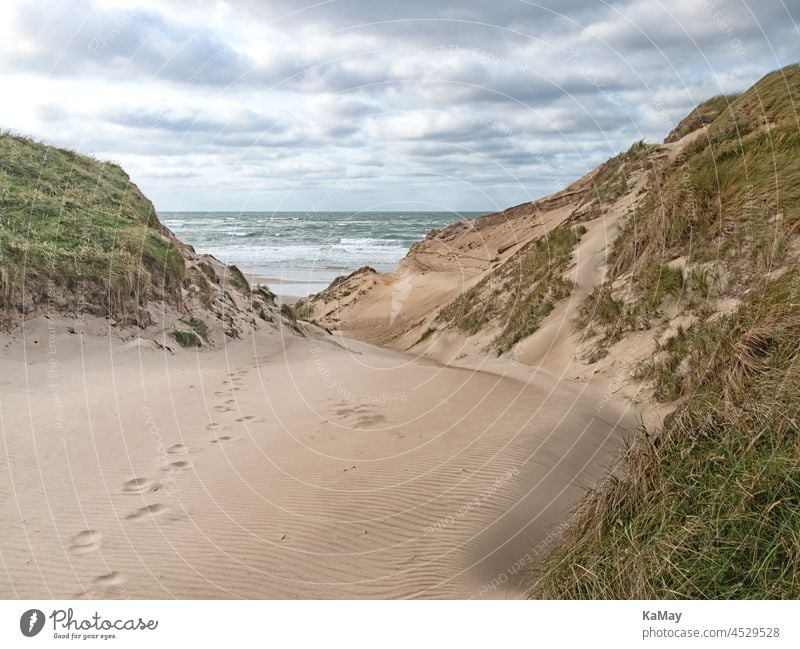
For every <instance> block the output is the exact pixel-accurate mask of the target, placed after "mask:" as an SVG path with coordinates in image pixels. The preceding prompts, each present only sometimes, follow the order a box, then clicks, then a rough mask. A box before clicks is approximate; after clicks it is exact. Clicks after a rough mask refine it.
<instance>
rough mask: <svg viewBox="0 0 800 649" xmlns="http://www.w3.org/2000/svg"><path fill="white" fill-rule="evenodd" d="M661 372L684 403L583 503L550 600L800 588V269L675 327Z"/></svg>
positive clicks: (787, 593)
mask: <svg viewBox="0 0 800 649" xmlns="http://www.w3.org/2000/svg"><path fill="white" fill-rule="evenodd" d="M664 362H665V363H668V364H669V366H670V367H671V368H673V369H674V368H677V367H678V366H682V370H681V371H680V372H679V373H675V372H674V371H668V372H663V373H662V372H660V371H657V372H656V374H657V377H658V378H657V384H658V388H659V390H661V391H662V392H663V394H664V396H665V397H667V398H671V397H675V396H682V397H685V398H686V401H685V402H684V403H683V404H682V405H681V406H680V408H679V409H678V410H677V411H676V413H674V414H673V415H672V416H671V417H670V418H669V419H668V420H667V422H666V424H665V427H664V430H663V431H661V432H660V433H658V434H655V435H649V434H647V433H646V432H645V434H643V435H641V436H640V437H638V438H637V440H636V442H634V443H633V445H631V446H630V447H629V448H628V450H627V451H626V453H625V454H624V457H623V459H622V465H621V467H620V470H617V471H615V472H614V474H613V476H612V477H610V478H609V479H608V480H607V482H606V484H605V485H603V486H602V487H601V488H600V489H598V490H596V491H593V492H591V493H590V494H589V495H588V496H587V497H586V498H585V500H584V501H583V503H582V504H581V506H580V509H579V511H578V512H577V515H576V517H575V519H574V520H573V522H572V526H571V527H570V528H569V531H568V532H567V534H566V536H565V538H564V539H563V542H562V543H561V545H560V546H559V547H558V548H556V549H555V550H554V551H553V552H552V553H551V554H550V555H549V556H548V557H547V559H546V560H545V563H544V565H543V566H542V568H541V570H540V573H539V574H538V576H537V582H536V585H535V588H534V594H535V596H537V597H543V598H584V599H595V598H613V599H626V598H634V599H651V598H654V599H657V598H668V597H676V598H721V599H725V598H732V599H733V598H736V599H740V598H765V599H770V598H776V599H777V598H797V597H800V506H798V503H800V424H799V423H798V422H799V421H800V420H799V419H798V415H800V371H798V369H799V367H798V364H799V363H800V271H799V270H798V269H794V270H792V271H790V272H788V273H786V274H784V275H783V276H781V277H780V278H778V279H775V280H773V281H771V282H769V283H768V284H767V285H766V286H765V287H764V288H763V290H762V291H760V292H758V293H757V294H756V295H755V296H753V297H752V298H751V299H750V300H749V301H748V302H747V303H746V304H745V305H744V306H743V307H742V308H741V309H740V310H739V311H738V312H737V313H736V314H734V315H730V316H727V317H724V318H720V319H718V320H715V321H713V322H711V323H705V324H704V325H702V326H697V327H695V328H693V329H692V330H690V331H689V332H684V333H683V334H682V335H680V336H678V337H677V339H676V341H675V342H674V343H673V344H672V345H671V346H670V348H669V349H668V356H667V359H666V360H665V361H664Z"/></svg>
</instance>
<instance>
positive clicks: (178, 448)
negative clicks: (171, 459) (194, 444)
mask: <svg viewBox="0 0 800 649" xmlns="http://www.w3.org/2000/svg"><path fill="white" fill-rule="evenodd" d="M188 450H189V449H187V448H186V446H185V445H184V444H173V445H172V446H170V447H169V448H168V449H167V453H169V454H170V455H183V454H184V453H186V452H188Z"/></svg>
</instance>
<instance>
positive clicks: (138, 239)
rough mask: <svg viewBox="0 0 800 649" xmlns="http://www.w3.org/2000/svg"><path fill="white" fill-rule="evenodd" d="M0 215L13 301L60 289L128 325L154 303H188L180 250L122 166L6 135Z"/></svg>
mask: <svg viewBox="0 0 800 649" xmlns="http://www.w3.org/2000/svg"><path fill="white" fill-rule="evenodd" d="M0 213H1V214H2V224H1V225H2V227H1V228H0V291H2V294H3V298H4V301H6V302H7V303H18V304H21V303H23V302H24V303H26V304H28V305H30V304H31V303H35V302H41V301H43V300H45V299H47V298H48V296H49V295H50V294H51V293H52V292H53V290H54V289H59V290H61V291H65V290H66V291H67V292H74V293H75V294H76V298H82V299H83V301H84V302H85V306H86V309H87V310H89V311H91V312H96V313H99V314H109V315H112V316H114V317H116V318H119V319H125V318H126V317H129V316H132V315H133V314H135V312H136V309H137V307H138V305H141V304H143V303H144V302H145V301H146V300H147V299H148V298H160V299H166V300H168V301H171V302H177V301H178V300H179V299H180V287H181V284H182V281H183V277H184V262H183V257H182V255H181V251H180V250H179V249H178V247H177V246H176V245H175V243H174V242H173V241H172V240H170V239H169V238H168V237H167V236H166V231H165V230H164V229H163V228H162V226H161V225H160V224H159V222H158V220H157V218H156V214H155V210H154V209H153V206H152V204H151V203H150V201H148V200H147V199H146V198H145V197H144V196H143V195H142V194H141V192H140V191H139V190H138V188H137V187H136V186H135V185H134V184H133V183H132V182H131V181H130V178H129V177H128V176H127V174H126V173H125V172H124V171H123V170H122V169H121V168H120V167H118V166H117V165H115V164H111V163H107V162H100V161H98V160H95V159H93V158H90V157H87V156H83V155H79V154H77V153H75V152H73V151H68V150H66V149H59V148H56V147H51V146H46V145H44V144H41V143H38V142H35V141H33V140H31V139H29V138H24V137H20V136H17V135H13V134H10V133H7V132H6V133H2V134H0ZM77 304H78V300H77V299H76V305H77Z"/></svg>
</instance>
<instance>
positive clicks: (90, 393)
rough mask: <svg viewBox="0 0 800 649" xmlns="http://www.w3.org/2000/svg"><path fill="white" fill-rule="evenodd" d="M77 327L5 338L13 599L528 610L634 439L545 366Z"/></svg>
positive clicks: (314, 343) (6, 489)
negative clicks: (197, 343) (574, 522)
mask: <svg viewBox="0 0 800 649" xmlns="http://www.w3.org/2000/svg"><path fill="white" fill-rule="evenodd" d="M74 324H75V323H73V322H70V321H69V320H66V319H58V318H53V319H46V318H37V319H36V320H33V321H31V322H29V323H27V325H26V331H25V332H24V335H23V334H22V333H17V334H15V335H13V336H10V335H4V337H3V339H2V342H3V345H2V354H1V355H0V376H1V377H2V378H0V381H2V391H0V395H1V396H0V430H1V431H2V448H1V452H2V455H1V456H0V508H2V511H3V512H4V514H3V516H4V519H3V520H4V525H3V527H2V531H0V560H1V565H0V569H1V570H2V572H3V578H2V579H0V596H2V597H5V598H73V597H89V598H173V597H174V598H239V597H244V598H472V597H523V596H524V595H525V592H526V591H525V588H526V584H525V579H524V578H523V577H524V576H525V575H526V574H527V571H528V569H529V567H530V566H531V564H532V563H533V562H535V561H536V560H538V559H539V558H540V557H541V555H542V554H543V553H544V552H546V550H547V549H548V548H549V547H552V544H553V543H554V542H557V540H558V537H559V535H560V533H561V531H563V529H564V528H563V526H564V521H565V519H566V515H567V512H568V511H569V508H570V507H571V506H573V505H574V504H575V503H576V501H577V499H578V498H579V497H580V496H581V494H582V493H583V490H584V488H585V487H586V486H589V485H591V484H594V483H595V482H596V481H597V480H598V479H599V478H600V477H601V476H602V475H603V472H604V470H605V469H604V467H605V466H606V465H607V463H608V462H609V458H610V456H611V454H612V453H613V452H614V451H615V450H616V449H617V447H618V445H619V444H620V442H621V440H622V439H623V437H624V436H625V435H626V434H628V433H629V432H630V431H631V430H633V428H634V427H635V425H636V421H635V417H634V416H633V414H632V413H631V412H630V410H628V409H626V408H625V407H624V406H618V404H617V403H616V402H615V401H614V400H613V399H609V397H608V395H605V394H595V393H592V392H590V391H589V388H588V387H587V386H586V385H581V384H579V383H575V382H569V381H566V380H564V379H563V378H562V377H560V376H557V375H556V374H555V373H553V371H551V370H547V371H545V370H544V369H541V368H526V369H525V372H519V371H516V372H511V371H506V370H510V369H512V368H511V367H510V366H508V365H502V364H501V363H499V361H493V362H492V363H487V364H486V367H481V366H480V364H478V365H477V366H476V367H474V368H459V367H448V366H444V365H441V364H440V363H438V362H436V361H435V360H432V359H429V358H423V357H416V356H411V355H408V354H405V353H402V352H399V351H394V350H386V349H381V348H377V347H373V346H371V345H369V344H366V343H362V342H354V341H351V340H347V339H343V338H340V337H336V336H328V335H326V334H324V333H323V332H318V333H312V328H309V335H307V337H305V338H300V337H296V336H292V337H288V336H284V335H278V334H276V333H275V332H272V331H270V332H256V333H253V334H252V335H250V336H248V337H246V338H245V339H243V340H239V341H235V342H228V343H227V344H226V345H225V346H224V347H223V348H221V349H203V350H200V351H194V350H176V351H175V352H174V353H170V352H168V351H166V350H164V349H160V348H159V347H158V346H157V345H156V344H154V343H153V342H151V341H149V340H146V339H136V338H131V337H128V339H124V338H125V337H124V336H121V335H120V333H119V332H116V331H113V330H112V331H111V332H109V331H108V330H106V329H105V324H104V323H103V322H102V321H89V322H88V323H86V324H84V325H82V326H80V327H78V328H77V330H76V333H71V332H70V331H69V327H74ZM517 369H518V368H517Z"/></svg>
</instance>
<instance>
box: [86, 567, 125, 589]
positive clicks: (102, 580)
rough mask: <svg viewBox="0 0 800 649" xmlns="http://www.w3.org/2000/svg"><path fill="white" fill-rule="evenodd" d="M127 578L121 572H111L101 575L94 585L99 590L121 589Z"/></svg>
mask: <svg viewBox="0 0 800 649" xmlns="http://www.w3.org/2000/svg"><path fill="white" fill-rule="evenodd" d="M126 580H127V578H126V577H125V575H123V574H122V573H121V572H117V571H116V570H114V571H112V572H109V573H107V574H105V575H100V576H99V577H95V578H94V585H95V586H97V587H98V588H106V589H107V588H119V587H120V586H122V584H124V583H125V581H126Z"/></svg>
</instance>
